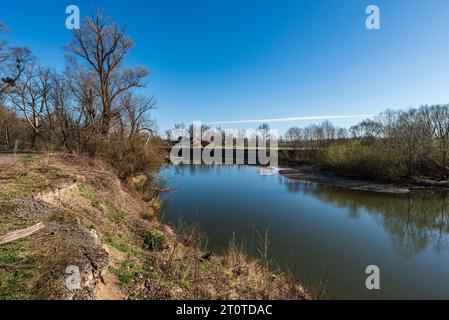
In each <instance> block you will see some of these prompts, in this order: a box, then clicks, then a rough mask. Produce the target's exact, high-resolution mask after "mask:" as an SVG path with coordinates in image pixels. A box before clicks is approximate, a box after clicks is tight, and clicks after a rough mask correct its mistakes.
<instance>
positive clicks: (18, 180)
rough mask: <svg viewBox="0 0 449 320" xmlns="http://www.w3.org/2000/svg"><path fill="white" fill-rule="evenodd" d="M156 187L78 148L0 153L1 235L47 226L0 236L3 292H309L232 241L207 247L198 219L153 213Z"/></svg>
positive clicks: (23, 295) (215, 295) (117, 295)
mask: <svg viewBox="0 0 449 320" xmlns="http://www.w3.org/2000/svg"><path fill="white" fill-rule="evenodd" d="M136 190H139V192H137V191H136ZM157 190H159V189H158V188H156V187H154V186H153V184H152V183H148V178H145V177H136V178H134V179H131V181H129V182H123V181H120V180H119V179H118V178H117V177H116V176H115V175H114V174H113V173H112V171H111V169H110V168H108V166H106V165H105V164H103V163H101V162H92V161H88V160H87V159H85V158H81V157H78V156H75V155H60V154H57V155H56V154H53V155H45V156H44V155H28V156H24V157H23V159H21V160H20V161H19V162H17V163H12V162H4V163H3V164H2V165H0V236H2V235H5V234H7V233H9V232H11V231H15V230H20V229H23V228H27V227H30V226H33V225H35V224H37V223H43V224H44V225H45V228H44V229H43V230H41V231H40V232H38V233H36V234H34V235H32V236H30V237H27V238H25V239H22V240H18V241H15V242H13V243H10V244H7V245H4V246H0V299H15V300H17V299H76V300H81V299H87V300H91V299H102V300H121V299H307V298H309V295H308V294H306V293H305V291H304V289H303V288H302V286H300V285H299V284H298V283H297V281H296V280H294V278H293V277H291V276H289V275H288V274H284V273H281V272H272V271H270V270H269V269H268V268H267V267H265V264H264V263H262V262H261V261H257V260H251V259H248V258H247V257H246V256H245V255H244V254H243V253H241V251H240V250H238V249H237V247H238V246H237V245H236V244H230V248H229V250H228V252H226V253H224V254H221V255H216V254H211V253H206V252H204V251H203V250H201V248H202V246H201V245H202V241H201V240H202V239H203V235H202V233H201V232H200V231H199V230H198V229H197V228H186V227H183V228H176V232H175V231H174V230H175V229H174V228H171V227H168V226H166V225H163V224H161V223H159V222H158V218H157V214H158V211H159V209H160V207H161V201H160V200H159V196H158V191H157ZM144 200H145V201H144ZM73 267H76V268H78V270H79V276H80V277H79V278H78V277H77V278H76V279H79V280H80V286H77V287H76V288H73V287H70V286H67V283H68V282H67V281H68V280H70V279H73V278H72V276H73V275H78V273H77V272H75V273H73ZM70 268H72V269H70Z"/></svg>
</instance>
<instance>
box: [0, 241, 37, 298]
mask: <svg viewBox="0 0 449 320" xmlns="http://www.w3.org/2000/svg"><path fill="white" fill-rule="evenodd" d="M24 241H26V240H22V241H17V242H15V243H12V244H8V245H4V246H1V247H0V300H24V299H30V298H31V294H30V288H29V285H30V283H31V282H32V279H33V278H35V277H36V275H37V272H38V271H39V268H38V266H37V263H36V261H34V260H33V259H31V258H29V257H26V256H25V255H24V254H23V251H24V249H23V248H22V245H23V243H24ZM8 267H9V269H8Z"/></svg>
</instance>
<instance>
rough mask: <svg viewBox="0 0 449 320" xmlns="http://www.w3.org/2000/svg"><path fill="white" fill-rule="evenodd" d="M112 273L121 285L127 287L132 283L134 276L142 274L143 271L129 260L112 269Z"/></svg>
mask: <svg viewBox="0 0 449 320" xmlns="http://www.w3.org/2000/svg"><path fill="white" fill-rule="evenodd" d="M112 271H113V273H114V274H115V275H116V276H117V279H118V280H119V281H120V284H121V285H128V284H131V283H132V282H134V275H135V274H136V273H143V272H144V269H143V267H142V266H141V265H139V264H136V263H134V262H131V261H129V260H123V261H122V262H120V264H119V265H118V267H117V268H113V269H112Z"/></svg>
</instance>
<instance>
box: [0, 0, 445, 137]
mask: <svg viewBox="0 0 449 320" xmlns="http://www.w3.org/2000/svg"><path fill="white" fill-rule="evenodd" d="M68 4H76V5H78V6H79V7H80V9H81V15H82V16H85V15H88V14H90V13H91V12H92V11H93V10H95V9H97V8H102V9H104V11H105V13H106V14H107V15H108V16H110V17H112V18H113V20H115V21H116V22H117V23H119V24H125V25H127V26H128V30H129V35H130V36H131V37H132V38H133V39H134V40H135V42H136V47H135V48H134V49H133V51H132V53H131V55H130V57H129V59H128V62H129V64H130V65H145V66H147V67H148V68H149V69H150V71H151V83H150V86H149V87H148V89H146V92H147V93H148V94H154V95H156V96H157V97H158V100H159V110H157V111H156V112H155V113H154V116H155V117H156V119H157V121H158V123H159V126H160V129H161V131H162V132H163V131H164V130H165V129H168V128H169V127H170V126H172V125H173V124H174V123H175V122H185V123H189V122H191V121H192V120H203V121H221V120H239V119H264V118H285V117H298V116H316V115H326V116H327V115H348V114H372V113H378V112H381V111H383V110H385V109H387V108H394V109H396V108H407V107H410V106H416V105H420V104H433V103H447V102H449V1H447V0H428V1H424V0H386V1H379V0H371V1H364V0H307V1H306V0H304V1H301V0H291V1H281V0H277V1H262V0H259V1H256V0H254V1H249V0H177V1H175V0H160V1H148V0H140V1H139V0H127V1H123V0H120V1H118V0H117V1H115V0H108V1H100V0H97V1H76V0H72V1H62V0H47V1H33V0H22V1H16V2H13V1H2V2H1V4H0V20H3V21H4V22H5V23H6V24H7V25H8V27H9V28H10V29H11V32H10V33H9V34H8V35H7V38H8V40H9V41H10V42H11V43H12V44H14V45H27V46H29V47H30V48H31V49H32V50H33V51H34V53H35V54H36V55H37V56H38V57H39V58H40V60H41V62H42V63H43V64H44V65H52V66H55V67H56V68H62V67H63V66H64V63H65V61H64V56H63V50H62V47H63V46H64V45H65V44H67V43H69V42H70V38H71V34H70V32H69V31H68V30H66V29H65V19H66V14H65V7H66V6H67V5H68ZM369 4H376V5H378V6H379V7H380V9H381V24H382V30H379V31H369V30H367V29H366V28H365V18H366V15H365V8H366V7H367V5H369ZM303 124H304V123H300V122H292V123H281V124H276V123H273V124H272V125H271V126H272V127H273V128H279V129H281V130H285V128H286V127H288V126H291V125H303ZM337 124H339V123H337ZM340 124H341V125H348V124H351V123H349V121H342V122H341V123H340Z"/></svg>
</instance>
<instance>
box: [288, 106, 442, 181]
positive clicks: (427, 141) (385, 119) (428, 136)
mask: <svg viewBox="0 0 449 320" xmlns="http://www.w3.org/2000/svg"><path fill="white" fill-rule="evenodd" d="M285 139H286V141H288V143H290V144H293V145H295V146H299V147H311V146H312V147H314V148H316V149H319V152H318V153H317V154H318V156H317V158H318V159H319V161H320V162H321V163H323V164H325V165H327V166H329V167H331V168H333V169H336V170H338V171H341V172H344V173H346V174H350V175H355V176H359V177H369V178H382V179H387V180H398V179H410V178H413V177H419V176H420V177H423V176H424V177H431V178H438V179H443V178H447V177H448V175H449V159H448V158H449V105H430V106H428V105H426V106H421V107H419V108H411V109H409V110H401V111H392V110H387V111H385V112H383V113H382V114H380V115H379V116H377V117H376V118H375V119H373V120H371V119H368V120H364V121H362V122H360V123H359V124H357V125H355V126H353V127H351V128H350V129H349V130H346V129H342V128H337V127H335V126H333V125H332V124H331V123H330V122H328V121H326V122H324V123H323V124H321V125H312V126H309V127H307V128H304V129H300V128H297V127H294V128H290V129H289V130H288V131H287V134H286V136H285Z"/></svg>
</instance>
